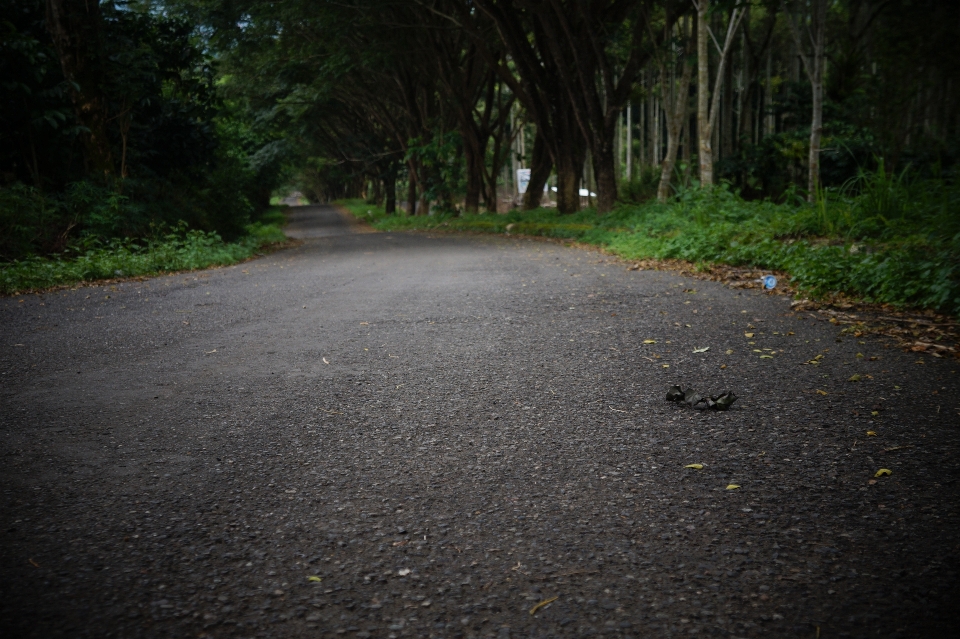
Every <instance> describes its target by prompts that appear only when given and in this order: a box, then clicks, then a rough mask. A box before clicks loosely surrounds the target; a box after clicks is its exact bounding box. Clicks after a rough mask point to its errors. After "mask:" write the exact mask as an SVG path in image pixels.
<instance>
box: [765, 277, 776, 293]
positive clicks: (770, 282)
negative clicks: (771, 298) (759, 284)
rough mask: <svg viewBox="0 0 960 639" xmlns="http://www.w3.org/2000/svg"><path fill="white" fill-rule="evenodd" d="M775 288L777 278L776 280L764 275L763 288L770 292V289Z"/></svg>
mask: <svg viewBox="0 0 960 639" xmlns="http://www.w3.org/2000/svg"><path fill="white" fill-rule="evenodd" d="M776 286H777V278H776V277H774V276H773V275H764V276H763V288H765V289H767V290H770V289H772V288H776Z"/></svg>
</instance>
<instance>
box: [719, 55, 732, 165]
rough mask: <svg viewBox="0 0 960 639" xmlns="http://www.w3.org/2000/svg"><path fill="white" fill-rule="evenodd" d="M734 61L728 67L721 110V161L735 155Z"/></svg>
mask: <svg viewBox="0 0 960 639" xmlns="http://www.w3.org/2000/svg"><path fill="white" fill-rule="evenodd" d="M733 88H734V87H733V61H732V60H731V61H730V62H729V63H728V64H727V67H726V73H725V78H724V81H723V94H722V95H723V99H722V103H723V107H722V108H721V110H720V116H719V117H721V118H722V119H721V120H720V159H724V158H728V157H730V156H731V155H733V122H734V120H733Z"/></svg>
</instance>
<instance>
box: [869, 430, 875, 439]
mask: <svg viewBox="0 0 960 639" xmlns="http://www.w3.org/2000/svg"><path fill="white" fill-rule="evenodd" d="M876 436H877V432H876V431H873V430H868V431H867V437H876Z"/></svg>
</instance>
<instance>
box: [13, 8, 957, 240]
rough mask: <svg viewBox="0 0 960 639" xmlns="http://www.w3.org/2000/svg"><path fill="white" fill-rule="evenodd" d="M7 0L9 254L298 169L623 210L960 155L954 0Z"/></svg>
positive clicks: (321, 194) (244, 196)
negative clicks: (712, 191) (721, 189)
mask: <svg viewBox="0 0 960 639" xmlns="http://www.w3.org/2000/svg"><path fill="white" fill-rule="evenodd" d="M0 8H2V16H3V18H0V20H2V23H0V28H2V29H3V32H4V37H3V39H2V45H0V75H2V78H0V79H2V83H3V89H4V90H3V98H2V101H0V122H2V128H0V136H2V137H0V141H2V144H0V177H2V187H0V189H2V191H0V202H7V203H8V204H6V205H3V206H2V210H3V211H4V212H3V218H2V220H0V224H3V227H4V229H3V230H4V240H2V247H0V249H2V252H3V257H5V258H7V259H9V258H11V257H16V256H17V255H21V254H23V253H24V252H25V251H26V252H29V251H36V250H41V251H43V250H47V251H49V250H56V249H57V248H58V247H62V246H63V243H64V242H65V241H67V238H68V237H71V236H76V235H77V234H78V233H80V234H82V233H85V232H87V233H94V234H96V233H101V234H102V233H107V234H111V233H112V234H126V235H137V234H143V233H146V232H147V229H148V228H150V227H151V225H156V224H172V223H175V222H176V221H178V220H184V221H185V222H186V223H188V224H189V225H192V226H196V227H199V228H207V229H216V230H220V231H222V232H226V233H230V232H234V233H236V232H239V230H238V229H240V228H241V227H242V223H243V222H244V221H248V220H250V219H252V218H254V217H256V215H257V213H258V211H260V210H262V209H263V207H264V206H265V205H266V203H267V202H268V200H269V197H270V195H271V193H272V192H274V191H275V190H276V189H277V188H279V187H281V186H283V185H290V186H296V187H298V188H299V189H300V190H301V191H302V192H303V193H305V194H306V195H307V196H308V197H309V198H311V199H313V200H317V201H322V200H330V199H336V198H339V197H346V196H353V197H355V196H360V195H362V196H363V197H367V198H369V199H371V200H372V201H383V202H385V203H386V207H387V210H388V212H395V211H398V210H399V209H403V210H405V211H406V212H407V213H408V214H413V213H426V212H428V211H430V210H442V211H457V212H461V213H463V214H470V213H474V212H478V211H480V210H482V209H485V210H487V211H502V210H504V209H506V208H510V207H512V206H515V205H522V206H523V207H524V208H536V207H538V206H541V205H547V206H555V207H556V208H557V209H558V211H559V212H560V213H569V212H573V211H576V210H578V209H579V208H580V207H581V206H584V205H587V206H595V207H596V209H597V211H598V212H599V213H605V212H607V211H610V210H611V209H612V208H613V207H614V206H615V205H616V203H617V202H618V201H623V200H631V199H634V200H635V199H642V198H646V197H653V196H655V195H658V196H659V197H660V198H661V199H667V198H669V197H671V196H672V194H673V193H674V192H675V190H676V189H683V188H691V187H695V186H697V185H700V186H703V187H708V186H710V185H712V184H714V183H716V182H717V181H726V182H729V183H730V184H731V185H732V186H733V187H734V188H736V189H738V190H739V191H740V193H741V194H742V195H743V196H744V197H747V198H773V199H780V198H783V197H787V196H789V195H790V194H791V193H805V194H807V195H808V196H809V197H811V198H812V197H815V195H816V192H817V190H818V189H821V188H829V187H832V186H838V185H841V184H843V183H844V182H846V181H847V180H849V179H851V178H852V177H854V176H855V175H856V174H857V171H858V170H860V169H862V168H864V167H871V168H876V167H877V166H878V165H880V164H881V163H882V166H883V167H884V170H886V171H899V170H903V169H904V167H908V166H909V167H912V170H915V171H920V172H926V173H932V172H939V173H944V172H947V173H949V172H950V171H952V167H953V166H954V165H955V162H956V159H957V151H958V146H957V141H958V132H960V131H958V127H960V109H958V108H957V107H958V95H960V91H958V87H957V82H956V79H955V78H956V77H957V75H958V74H957V71H958V70H960V68H958V67H960V47H958V46H957V44H956V43H957V42H958V38H957V36H958V35H960V33H958V30H960V5H957V4H956V3H944V2H938V1H937V0H714V1H713V2H709V0H535V1H534V0H531V1H524V2H520V1H519V0H473V1H470V2H463V1H461V0H405V1H400V2H398V1H396V0H341V1H338V2H312V1H306V0H283V1H277V2H262V1H261V0H200V1H189V2H188V1H186V0H170V1H168V2H149V1H147V0H143V1H134V0H130V1H125V2H123V1H116V2H106V1H100V2H97V1H95V0H46V1H45V2H41V1H40V0H0ZM519 169H529V178H528V182H527V181H526V179H525V180H523V182H524V183H526V184H527V188H526V195H525V196H524V197H523V198H521V196H520V193H519V192H518V191H519V186H520V183H521V180H518V170H519ZM78 185H85V186H78ZM84 193H86V195H83V194H84ZM94 193H96V194H94ZM584 193H585V194H586V195H582V194H584ZM545 194H546V196H547V197H544V196H545ZM84 198H86V199H84ZM111 198H112V199H111ZM94 200H96V201H97V204H96V206H94V205H93V204H91V202H93V201H94ZM398 201H399V202H401V204H400V205H399V206H398V204H397V202H398ZM11 202H13V203H14V204H9V203H11ZM109 202H112V204H105V203H109ZM17 203H19V204H17ZM31 203H32V204H31ZM111 207H112V208H111ZM25 210H29V211H32V213H29V214H28V213H23V212H22V211H25ZM38 210H39V211H45V213H42V214H41V213H37V212H36V211H38ZM11 211H14V212H11ZM16 211H20V212H19V213H18V212H16ZM31 216H32V217H31ZM28 218H29V219H28ZM41 218H42V219H41ZM38 220H40V221H38Z"/></svg>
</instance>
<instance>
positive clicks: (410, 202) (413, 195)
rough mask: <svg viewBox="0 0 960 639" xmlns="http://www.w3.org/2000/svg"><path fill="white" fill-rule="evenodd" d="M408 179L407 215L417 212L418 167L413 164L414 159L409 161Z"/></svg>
mask: <svg viewBox="0 0 960 639" xmlns="http://www.w3.org/2000/svg"><path fill="white" fill-rule="evenodd" d="M407 169H408V181H407V215H416V214H417V169H416V167H414V165H413V160H410V161H408V162H407Z"/></svg>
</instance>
